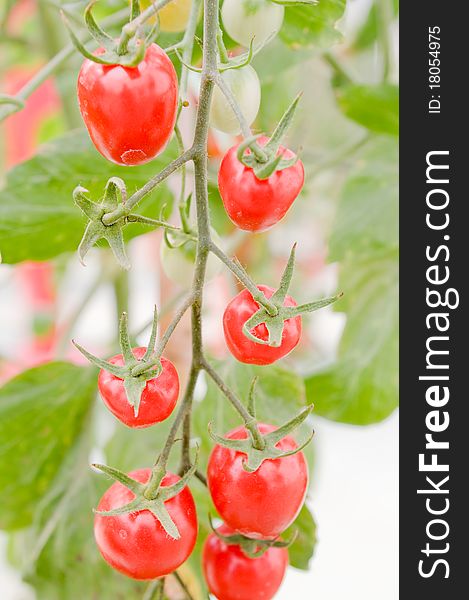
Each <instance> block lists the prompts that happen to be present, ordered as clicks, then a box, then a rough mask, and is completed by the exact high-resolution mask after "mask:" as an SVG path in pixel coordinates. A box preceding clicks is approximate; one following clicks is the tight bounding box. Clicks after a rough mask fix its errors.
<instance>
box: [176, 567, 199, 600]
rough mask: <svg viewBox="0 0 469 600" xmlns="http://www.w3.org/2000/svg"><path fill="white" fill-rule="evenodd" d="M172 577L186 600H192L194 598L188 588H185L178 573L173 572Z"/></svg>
mask: <svg viewBox="0 0 469 600" xmlns="http://www.w3.org/2000/svg"><path fill="white" fill-rule="evenodd" d="M173 575H174V577H175V578H176V580H177V582H178V583H179V585H180V587H181V589H182V591H183V592H184V593H185V594H186V597H187V599H188V600H194V596H193V595H192V594H191V593H190V591H189V588H188V587H187V585H186V584H185V582H184V579H183V578H182V577H181V576H180V575H179V573H178V572H177V571H174V573H173Z"/></svg>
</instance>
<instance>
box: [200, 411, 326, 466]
mask: <svg viewBox="0 0 469 600" xmlns="http://www.w3.org/2000/svg"><path fill="white" fill-rule="evenodd" d="M313 408H314V406H313V405H312V404H310V405H309V406H307V407H306V408H305V409H303V410H302V411H301V412H300V413H299V414H298V415H296V416H295V417H294V418H293V419H291V420H290V421H288V422H287V423H285V424H284V425H282V426H281V427H279V428H278V429H276V430H274V431H271V432H270V433H265V434H263V433H260V432H259V430H258V429H257V435H256V437H260V438H262V440H263V446H264V447H263V448H262V449H259V448H256V441H255V437H254V436H253V434H252V432H251V430H252V428H253V427H256V428H257V423H256V421H255V419H253V421H252V422H251V423H250V425H249V426H248V425H247V424H246V425H247V426H246V429H247V431H248V433H249V435H248V437H247V438H244V439H240V440H239V439H229V438H224V437H222V436H219V435H218V434H216V433H214V431H213V430H212V424H211V423H209V425H208V432H209V435H210V437H211V438H212V440H213V441H214V442H215V443H216V444H218V445H219V446H222V447H223V448H229V449H230V450H234V451H236V452H242V453H243V454H245V455H246V459H245V460H243V463H242V464H243V469H244V470H245V471H247V472H248V473H254V472H255V471H257V469H258V468H259V467H260V466H261V465H262V463H263V462H264V461H265V460H276V459H278V458H285V457H287V456H292V455H293V454H297V453H298V452H301V450H303V448H305V446H307V445H308V444H309V443H310V441H311V440H312V439H313V436H314V431H312V432H311V434H310V435H309V436H308V437H307V438H306V440H304V441H303V442H302V443H301V444H300V445H299V446H297V447H296V448H294V449H293V450H288V451H285V450H281V449H279V448H277V444H278V443H279V442H280V441H281V440H283V439H284V438H285V437H286V436H287V435H289V434H291V433H292V432H293V431H294V430H295V429H297V428H298V427H299V426H300V425H301V424H302V423H303V422H304V421H305V420H306V419H307V417H308V416H309V415H310V414H311V411H312V410H313Z"/></svg>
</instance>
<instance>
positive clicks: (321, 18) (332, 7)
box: [279, 0, 346, 49]
mask: <svg viewBox="0 0 469 600" xmlns="http://www.w3.org/2000/svg"><path fill="white" fill-rule="evenodd" d="M345 3H346V0H320V1H319V2H318V4H316V5H314V6H291V7H287V8H285V19H284V22H283V26H282V29H281V30H280V34H279V35H280V38H281V39H282V40H283V42H285V44H287V45H288V46H290V47H291V48H294V49H297V48H301V47H304V46H306V47H310V46H313V47H317V48H328V47H330V46H332V45H333V44H335V43H337V42H339V41H340V40H341V39H342V35H341V33H340V32H339V31H338V30H337V29H336V23H337V21H338V20H339V19H340V18H341V17H342V15H343V14H344V11H345Z"/></svg>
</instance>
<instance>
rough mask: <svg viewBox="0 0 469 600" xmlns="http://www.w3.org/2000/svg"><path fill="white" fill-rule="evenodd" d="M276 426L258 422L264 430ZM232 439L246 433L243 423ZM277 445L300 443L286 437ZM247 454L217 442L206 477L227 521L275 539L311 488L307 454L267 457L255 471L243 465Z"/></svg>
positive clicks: (251, 534)
mask: <svg viewBox="0 0 469 600" xmlns="http://www.w3.org/2000/svg"><path fill="white" fill-rule="evenodd" d="M275 429H276V427H274V426H273V425H266V424H263V423H261V424H259V430H260V432H261V433H269V432H271V431H274V430H275ZM226 437H228V438H230V439H244V438H246V437H247V433H246V430H245V428H244V426H243V427H238V428H236V429H233V430H232V431H230V433H228V435H227V436H226ZM277 447H278V448H280V449H281V450H293V449H294V448H296V447H297V445H296V442H295V440H294V439H293V438H291V437H289V436H287V437H285V438H284V439H283V440H281V441H280V442H279V443H278V444H277ZM245 459H246V455H245V454H244V453H242V452H237V451H235V450H231V449H229V448H224V447H222V446H219V445H217V446H215V447H214V449H213V450H212V453H211V455H210V459H209V463H208V469H207V480H208V487H209V490H210V495H211V497H212V500H213V503H214V505H215V508H216V509H217V511H218V513H219V514H220V517H221V518H222V519H223V520H224V521H225V523H226V524H227V525H228V526H229V527H231V528H233V529H234V530H236V531H238V532H240V533H242V534H244V535H246V536H247V537H250V538H253V539H273V538H275V537H277V536H278V535H280V534H281V533H282V532H283V531H285V529H287V527H288V526H289V525H291V523H292V522H293V521H294V520H295V518H296V516H297V515H298V513H299V511H300V509H301V507H302V505H303V502H304V500H305V496H306V491H307V488H308V466H307V463H306V459H305V457H304V454H303V453H302V452H298V453H297V454H293V455H292V456H287V457H285V458H279V459H276V460H271V459H268V460H265V461H264V462H263V463H262V465H261V466H260V467H259V468H258V469H257V471H255V472H254V473H248V472H247V471H245V470H244V468H243V461H244V460H245Z"/></svg>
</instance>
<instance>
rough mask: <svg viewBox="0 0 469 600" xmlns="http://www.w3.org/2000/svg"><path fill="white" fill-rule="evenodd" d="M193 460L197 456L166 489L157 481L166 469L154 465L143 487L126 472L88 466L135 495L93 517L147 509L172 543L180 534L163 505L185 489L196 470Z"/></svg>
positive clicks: (160, 479) (162, 476) (94, 465)
mask: <svg viewBox="0 0 469 600" xmlns="http://www.w3.org/2000/svg"><path fill="white" fill-rule="evenodd" d="M197 461H198V456H196V458H195V460H194V464H193V465H192V467H191V468H190V469H189V470H188V471H187V472H186V473H185V474H184V475H183V476H182V477H181V478H180V479H179V480H178V481H177V482H176V483H173V484H172V485H170V486H162V485H161V482H162V480H163V478H164V476H165V475H166V469H165V468H164V467H162V466H161V465H160V464H159V463H158V462H157V463H156V465H155V466H154V467H153V469H152V474H151V477H150V479H149V481H148V483H147V484H143V483H140V482H139V481H137V480H135V479H133V478H132V477H129V475H127V473H124V472H123V471H120V470H119V469H115V468H114V467H109V466H107V465H101V464H96V463H95V464H92V465H91V466H92V467H93V468H95V469H98V470H99V471H101V472H103V473H105V474H106V475H109V477H112V479H114V480H115V481H118V482H119V483H121V484H122V485H123V486H125V487H126V488H128V489H129V490H130V491H131V492H132V493H133V494H134V496H135V498H134V499H133V500H131V501H130V502H128V503H127V504H124V505H123V506H120V507H119V508H114V509H112V510H108V511H99V510H96V511H95V512H96V514H98V515H100V516H102V517H116V516H119V515H124V514H128V513H136V512H140V511H142V510H148V511H150V512H151V513H152V514H153V515H154V516H155V517H156V518H157V519H158V521H159V522H160V523H161V526H162V527H163V529H164V530H165V531H166V533H167V534H168V535H169V536H170V537H172V538H173V539H176V540H178V539H180V537H181V534H180V532H179V530H178V528H177V525H176V524H175V523H174V521H173V520H172V518H171V516H170V515H169V513H168V510H167V509H166V507H165V502H167V501H168V500H170V499H171V498H174V497H175V496H177V495H178V494H179V493H180V492H182V490H183V489H184V488H185V487H186V485H187V483H188V481H189V479H190V478H191V477H192V475H193V474H194V473H195V471H196V469H197Z"/></svg>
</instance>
